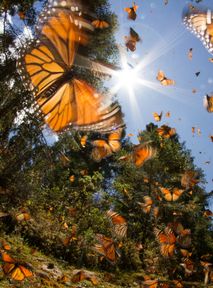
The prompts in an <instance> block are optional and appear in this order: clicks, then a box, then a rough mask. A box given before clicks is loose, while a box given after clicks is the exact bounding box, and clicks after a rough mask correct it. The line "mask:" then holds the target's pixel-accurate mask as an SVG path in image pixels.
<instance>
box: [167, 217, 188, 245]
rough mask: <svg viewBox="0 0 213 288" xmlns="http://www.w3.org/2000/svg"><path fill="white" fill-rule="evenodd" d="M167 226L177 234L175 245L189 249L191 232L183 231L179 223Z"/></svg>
mask: <svg viewBox="0 0 213 288" xmlns="http://www.w3.org/2000/svg"><path fill="white" fill-rule="evenodd" d="M167 226H168V227H170V228H172V229H173V231H174V232H175V233H176V234H177V243H178V244H179V245H180V246H181V247H182V248H189V246H190V245H191V230H190V229H184V227H183V225H182V224H181V223H179V222H173V223H169V224H168V225H167Z"/></svg>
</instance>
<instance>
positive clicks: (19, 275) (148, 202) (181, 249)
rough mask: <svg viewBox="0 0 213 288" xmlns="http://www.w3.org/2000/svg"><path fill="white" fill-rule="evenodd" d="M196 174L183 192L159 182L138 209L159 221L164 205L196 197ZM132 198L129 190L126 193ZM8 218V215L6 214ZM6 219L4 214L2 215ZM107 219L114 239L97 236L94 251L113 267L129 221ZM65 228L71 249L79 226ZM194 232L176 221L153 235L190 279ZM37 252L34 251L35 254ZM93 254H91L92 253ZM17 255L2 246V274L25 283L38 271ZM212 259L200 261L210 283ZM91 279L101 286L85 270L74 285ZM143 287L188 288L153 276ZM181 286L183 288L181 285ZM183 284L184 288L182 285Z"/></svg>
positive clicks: (186, 179) (24, 217)
mask: <svg viewBox="0 0 213 288" xmlns="http://www.w3.org/2000/svg"><path fill="white" fill-rule="evenodd" d="M197 176H198V175H197V173H196V172H195V171H191V170H187V171H185V173H183V174H182V175H181V179H180V184H181V187H182V188H181V189H180V188H176V187H171V188H165V187H161V186H159V183H157V182H155V183H153V184H152V185H154V188H153V189H152V197H150V196H148V195H147V196H144V197H143V202H137V203H136V204H137V205H138V207H139V208H140V209H141V210H142V211H143V213H145V214H146V215H149V217H151V218H152V219H156V220H157V219H158V216H159V212H160V207H161V206H162V205H164V203H171V205H172V203H174V202H177V201H179V200H180V199H181V197H182V195H184V194H188V195H192V193H193V187H194V186H195V185H196V184H197V183H199V179H198V177H197ZM143 181H144V183H148V184H149V182H150V180H149V179H148V178H143ZM125 192H126V194H127V195H128V191H125ZM69 212H70V213H71V214H72V216H73V217H75V215H76V209H75V208H73V209H72V210H70V211H69ZM180 213H181V212H180V211H179V212H178V211H175V210H174V212H173V214H174V216H175V215H178V216H180ZM4 216H6V215H4ZM212 216H213V213H212V212H211V211H210V210H205V211H204V213H203V217H212ZM1 217H2V215H1ZM13 217H14V219H15V220H16V221H17V222H20V223H26V222H28V221H32V220H33V218H32V217H31V215H30V212H29V210H27V209H24V208H22V209H20V210H19V211H17V212H16V213H15V214H14V215H13ZM105 217H106V218H107V219H108V221H109V224H110V227H111V228H110V232H111V235H112V236H111V237H109V236H105V235H103V234H100V233H99V234H96V236H95V242H96V243H95V244H94V246H92V247H90V249H89V250H90V251H93V252H95V253H97V255H99V261H100V262H102V261H103V260H104V259H105V260H106V261H107V262H109V263H110V264H112V265H115V264H116V263H117V262H118V261H119V259H120V257H121V255H122V247H123V245H124V243H125V239H126V238H127V236H128V220H127V219H126V218H125V217H124V216H122V215H120V214H119V213H117V212H115V211H113V210H108V211H106V213H105ZM64 228H65V229H66V230H67V231H69V234H68V235H67V236H66V237H65V238H63V239H61V240H62V243H63V245H64V247H69V245H71V244H72V243H78V240H79V239H80V238H79V237H80V236H79V234H78V227H77V225H75V224H73V225H72V227H71V230H70V229H69V230H68V226H67V224H66V222H65V223H64ZM191 234H192V233H191V230H190V229H188V228H187V229H186V228H184V226H183V224H182V223H181V222H180V221H177V220H174V221H173V222H169V223H167V225H166V226H165V228H161V229H159V228H157V226H156V225H155V226H154V228H153V235H154V236H155V239H156V242H157V243H158V245H159V251H160V253H161V255H162V256H163V257H164V258H165V259H172V257H173V256H177V255H179V256H180V257H181V260H182V262H181V263H180V266H182V267H183V269H184V272H185V275H186V277H187V276H191V275H192V274H193V273H195V272H196V271H197V270H196V269H198V267H197V263H196V264H195V262H194V261H193V249H192V235H191ZM135 248H136V249H137V250H138V251H140V250H143V245H142V243H137V244H136V247H135ZM33 253H34V252H32V254H33ZM90 253H91V252H90ZM13 255H14V253H13V252H12V251H11V247H10V245H9V244H8V243H6V241H5V240H2V241H1V246H0V260H1V263H2V264H1V266H2V271H3V272H4V274H5V275H6V276H7V277H9V278H11V279H13V280H16V281H23V280H24V279H26V278H27V279H28V278H30V279H31V277H33V276H34V275H35V274H36V273H37V272H36V271H37V270H36V269H35V268H34V267H33V266H32V265H31V264H29V263H26V262H25V261H24V260H20V259H17V258H16V256H13ZM209 257H210V258H211V255H210V254H206V255H202V256H201V258H200V267H201V268H202V269H203V272H204V274H205V279H207V281H208V280H209V278H210V277H212V274H210V273H211V271H210V268H209V267H211V265H212V263H211V262H210V260H209ZM59 280H60V281H61V282H62V283H66V281H68V279H67V277H66V276H65V275H63V277H62V278H61V279H59ZM83 280H89V281H91V282H92V283H93V284H94V285H96V284H97V283H98V279H97V278H96V276H95V275H93V274H90V273H89V272H87V271H85V270H80V271H78V272H76V274H74V275H73V277H72V279H71V281H72V282H73V283H76V282H79V281H83ZM143 285H144V286H143V287H150V288H153V287H164V288H166V287H167V288H168V287H184V286H183V284H182V282H181V281H179V280H177V281H173V286H170V285H169V284H167V283H166V282H165V283H161V281H160V280H158V279H152V277H150V276H146V277H144V281H143ZM178 285H179V286H178ZM181 285H182V286H181Z"/></svg>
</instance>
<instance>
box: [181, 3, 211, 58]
mask: <svg viewBox="0 0 213 288" xmlns="http://www.w3.org/2000/svg"><path fill="white" fill-rule="evenodd" d="M212 20H213V15H212V11H211V10H210V9H208V10H207V11H205V10H203V11H202V10H201V9H195V10H191V9H189V8H186V9H184V12H183V23H184V24H185V26H186V27H187V28H188V29H189V30H190V31H191V32H192V33H194V34H195V35H196V36H197V37H198V38H199V39H200V40H201V42H202V43H203V45H204V46H205V47H206V49H207V50H208V52H209V53H211V54H213V21H212Z"/></svg>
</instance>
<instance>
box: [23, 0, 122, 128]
mask: <svg viewBox="0 0 213 288" xmlns="http://www.w3.org/2000/svg"><path fill="white" fill-rule="evenodd" d="M50 3H51V4H50V5H48V6H47V7H46V8H45V9H44V10H43V12H42V13H41V15H40V17H39V20H38V25H37V27H36V34H37V40H36V41H34V43H32V45H30V46H29V47H27V49H24V50H23V51H22V53H21V59H20V60H19V61H18V72H19V73H20V75H21V78H22V80H23V82H25V83H26V86H27V88H28V89H30V90H32V92H33V95H34V100H35V102H36V104H37V105H38V107H39V110H40V112H41V115H42V118H43V119H44V121H45V122H46V124H48V125H49V127H50V128H51V129H52V130H53V131H55V132H60V131H62V130H64V129H65V128H67V127H68V126H71V127H72V128H75V129H79V130H85V131H87V130H89V131H99V132H100V131H102V130H103V131H105V130H106V129H107V130H111V129H113V128H114V126H116V125H117V124H118V123H115V122H114V121H115V120H117V119H118V118H116V117H114V116H116V115H117V113H120V109H119V108H118V107H113V108H111V107H107V108H102V106H103V96H102V95H99V94H98V93H97V92H96V90H95V89H94V88H93V87H92V86H91V85H90V84H88V83H87V82H86V81H85V80H83V79H80V78H79V77H77V76H76V75H75V73H74V67H75V66H81V67H85V68H86V69H90V70H91V71H95V70H96V72H97V71H99V72H100V73H102V72H103V71H104V69H108V68H106V67H105V68H104V66H103V65H101V64H99V63H95V62H92V61H90V60H89V59H88V60H87V58H86V57H84V56H81V55H79V54H78V53H77V48H78V47H79V46H81V45H86V44H87V43H88V36H87V35H88V32H90V33H91V32H92V31H93V30H94V27H93V26H92V25H91V23H90V22H88V21H87V20H85V19H84V18H83V17H82V16H81V11H80V7H79V6H78V5H76V4H74V2H73V1H72V0H66V1H58V2H57V1H51V2H50ZM47 15H48V16H47ZM108 70H109V69H108ZM113 117H114V118H113ZM118 125H119V124H118Z"/></svg>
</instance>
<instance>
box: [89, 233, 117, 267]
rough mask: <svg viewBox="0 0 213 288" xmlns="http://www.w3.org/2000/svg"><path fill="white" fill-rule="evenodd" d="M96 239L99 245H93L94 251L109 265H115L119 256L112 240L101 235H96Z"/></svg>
mask: <svg viewBox="0 0 213 288" xmlns="http://www.w3.org/2000/svg"><path fill="white" fill-rule="evenodd" d="M96 239H97V241H98V242H99V244H95V245H94V247H93V249H94V251H95V252H97V253H99V254H100V255H102V256H103V257H105V258H106V259H107V260H108V261H109V262H110V263H111V264H115V263H116V261H117V259H118V257H119V256H120V254H119V253H118V251H117V249H116V244H115V242H114V241H113V239H111V238H109V237H106V236H104V235H103V234H97V235H96Z"/></svg>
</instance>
